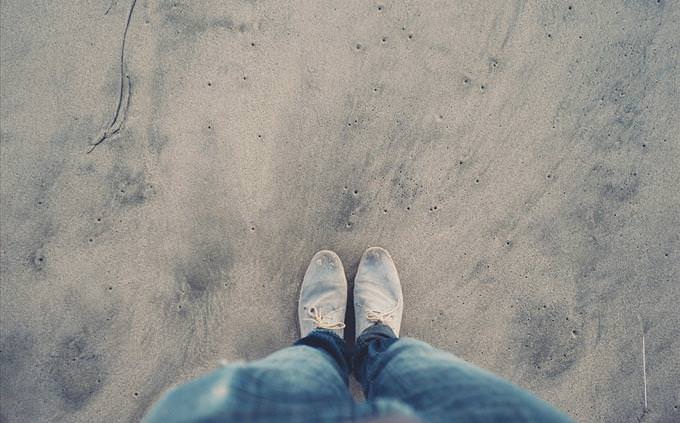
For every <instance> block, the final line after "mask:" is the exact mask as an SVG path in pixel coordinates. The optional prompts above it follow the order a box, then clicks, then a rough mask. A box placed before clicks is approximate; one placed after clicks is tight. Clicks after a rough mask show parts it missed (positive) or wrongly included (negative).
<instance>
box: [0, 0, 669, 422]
mask: <svg viewBox="0 0 680 423" xmlns="http://www.w3.org/2000/svg"><path fill="white" fill-rule="evenodd" d="M131 5H132V2H131V0H113V1H110V0H99V1H96V0H92V1H87V2H86V1H81V0H74V1H65V2H54V1H46V0H43V1H23V0H4V1H2V6H1V13H0V16H1V20H0V23H1V25H0V26H1V31H0V41H1V50H0V52H1V86H0V88H1V92H0V102H1V103H0V105H1V112H2V113H1V120H0V123H1V129H2V132H1V143H0V147H1V153H2V157H1V162H0V165H1V196H0V200H1V206H2V216H1V221H0V222H1V224H2V226H1V229H2V231H1V234H2V237H1V241H2V254H1V264H2V281H1V282H2V292H1V296H0V298H1V299H0V305H1V310H0V318H1V321H2V331H1V336H0V341H1V348H0V354H1V362H0V364H1V367H0V368H1V372H2V374H1V379H2V382H0V386H1V388H0V395H1V400H0V406H1V411H0V412H1V415H0V421H1V422H3V423H5V422H46V421H54V422H93V421H108V422H119V421H120V422H128V421H129V422H132V421H137V420H139V418H140V417H141V416H142V415H143V414H144V412H145V410H146V409H147V408H148V407H149V405H150V404H151V403H152V402H153V401H154V400H155V399H156V398H158V396H159V395H160V393H161V392H162V391H163V390H164V389H165V388H167V387H168V386H170V385H172V384H173V383H177V382H179V381H183V380H186V379H187V378H190V377H193V376H195V375H198V374H201V373H203V372H206V371H208V370H210V369H211V368H213V367H214V366H215V365H216V363H217V362H218V360H219V359H221V358H225V359H227V360H242V359H246V360H249V359H257V358H259V357H263V356H265V355H267V354H269V353H271V352H273V351H275V350H277V349H279V348H282V347H284V346H287V345H289V344H290V343H291V342H293V341H294V340H295V339H296V336H297V335H296V331H297V328H296V321H295V307H296V300H297V295H298V289H299V284H300V281H301V279H302V275H303V273H304V270H305V268H306V266H307V264H308V261H309V259H310V257H311V256H312V254H313V253H314V252H315V251H317V250H319V249H322V248H330V249H333V250H335V251H337V252H338V254H339V255H340V256H341V257H342V258H343V260H344V261H345V265H346V269H347V272H348V276H349V277H350V278H351V277H352V275H353V274H354V272H355V268H356V264H357V261H358V259H359V257H360V256H361V253H362V251H363V249H364V248H366V247H367V246H371V245H380V246H384V247H386V248H387V249H389V250H390V251H391V253H392V254H393V256H394V258H395V261H396V263H397V266H398V269H399V271H400V272H401V277H402V281H403V285H404V294H405V301H406V308H405V316H404V323H403V334H404V335H407V336H414V337H418V338H421V339H423V340H425V341H428V342H430V343H432V344H434V345H435V346H438V347H441V348H444V349H447V350H450V351H452V352H454V353H456V354H458V355H459V356H461V357H462V358H464V359H467V360H469V361H471V362H473V363H476V364H478V365H480V366H483V367H486V368H488V369H490V370H492V371H494V372H497V373H499V374H501V375H503V376H504V377H507V378H509V379H510V380H512V381H513V382H515V383H517V384H519V385H521V386H523V387H525V388H527V389H530V390H532V391H534V392H536V393H538V394H540V395H541V396H543V397H544V398H546V399H547V400H549V401H551V402H552V403H554V404H556V405H557V406H559V407H561V408H563V409H564V410H566V411H567V412H568V413H569V414H571V415H572V416H573V417H574V418H575V419H576V420H578V421H584V422H590V421H593V422H623V421H637V420H640V421H645V422H670V421H679V420H680V410H678V407H679V406H680V390H679V389H678V380H680V312H679V309H680V306H679V305H678V304H679V303H680V258H679V255H680V230H679V228H680V190H679V189H678V186H680V135H679V134H680V119H679V118H678V113H680V112H679V110H680V89H679V86H680V76H679V75H680V69H679V55H680V52H679V50H680V32H679V31H678V28H680V4H678V2H673V1H670V0H660V1H656V0H649V1H613V0H612V1H606V2H586V1H573V2H571V1H570V2H566V1H551V2H525V1H520V0H515V1H504V2H500V1H477V0H474V1H456V2H445V1H438V2H435V1H422V2H403V1H395V2H392V1H389V2H387V1H385V2H373V1H343V2H332V1H306V2H257V1H221V0H212V1H207V0H206V1H193V2H190V1H188V0H175V1H155V0H138V1H136V3H135V7H134V10H133V13H132V15H131V17H130V19H129V25H127V23H128V16H129V12H130V8H131ZM126 27H127V30H126ZM124 39H125V48H124V50H123V49H122V47H123V40H124ZM121 52H122V53H123V54H122V55H121ZM121 58H122V61H121ZM97 141H102V142H101V143H100V144H99V145H98V146H96V148H94V149H93V150H92V147H91V144H92V143H95V142H97ZM643 337H644V341H645V350H644V351H643V348H642V343H643ZM643 353H644V355H645V361H644V367H643ZM643 370H644V372H645V374H646V396H645V380H644V379H645V377H643ZM645 401H646V404H647V405H646V406H645Z"/></svg>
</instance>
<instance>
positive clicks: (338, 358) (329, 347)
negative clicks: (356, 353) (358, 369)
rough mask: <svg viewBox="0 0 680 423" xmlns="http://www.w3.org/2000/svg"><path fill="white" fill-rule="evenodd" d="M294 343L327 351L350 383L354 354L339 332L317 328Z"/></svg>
mask: <svg viewBox="0 0 680 423" xmlns="http://www.w3.org/2000/svg"><path fill="white" fill-rule="evenodd" d="M294 345H306V346H308V347H312V348H316V349H318V350H321V351H324V352H325V353H327V354H328V355H329V356H330V357H331V358H332V362H333V364H334V365H335V368H336V369H337V370H338V373H339V374H340V376H342V378H343V380H344V381H345V384H347V383H348V377H349V372H350V368H351V363H352V354H351V351H350V350H349V348H348V347H347V344H346V343H345V340H344V339H342V338H340V337H339V336H338V334H336V333H335V332H333V331H330V330H326V329H318V328H317V329H314V330H313V331H312V332H310V333H309V335H307V336H305V337H304V338H300V339H298V340H297V342H295V344H294Z"/></svg>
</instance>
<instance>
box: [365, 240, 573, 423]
mask: <svg viewBox="0 0 680 423" xmlns="http://www.w3.org/2000/svg"><path fill="white" fill-rule="evenodd" d="M354 304H355V306H354V308H355V313H356V314H355V321H356V325H357V331H356V332H357V336H358V338H357V342H356V345H357V350H356V352H355V360H354V372H355V375H356V377H357V379H358V380H359V382H360V383H361V384H362V387H363V388H364V393H365V394H366V398H367V399H368V403H369V404H370V403H371V402H374V401H381V400H384V399H385V398H389V399H392V400H398V401H401V402H402V403H404V404H406V405H408V406H410V408H411V409H412V410H413V411H414V412H415V414H416V415H417V416H419V417H420V418H422V419H423V420H425V421H426V422H452V421H464V422H566V421H570V420H569V418H568V417H567V416H565V415H564V414H562V413H561V412H559V411H557V410H556V409H554V408H553V407H551V406H550V405H548V404H547V403H546V402H544V401H542V400H540V399H538V398H536V397H535V396H533V395H531V394H530V393H528V392H527V391H524V390H522V389H520V388H519V387H517V386H515V385H513V384H511V383H509V382H507V381H504V380H503V379H501V378H499V377H497V376H495V375H493V374H491V373H489V372H487V371H485V370H482V369H480V368H478V367H475V366H473V365H472V364H469V363H466V362H465V361H463V360H460V359H458V358H457V357H455V356H453V355H451V354H449V353H446V352H443V351H439V350H437V349H435V348H432V347H431V346H429V345H427V344H426V343H424V342H420V341H416V340H413V339H399V338H398V336H399V329H400V326H401V316H402V310H403V297H402V292H401V283H400V280H399V275H398V274H397V270H396V267H395V266H394V262H393V261H392V258H391V257H390V255H389V253H388V252H387V251H385V250H384V249H382V248H369V249H368V250H366V252H365V253H364V255H363V256H362V258H361V261H360V262H359V268H358V269H357V275H356V277H355V280H354Z"/></svg>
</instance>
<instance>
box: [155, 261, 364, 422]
mask: <svg viewBox="0 0 680 423" xmlns="http://www.w3.org/2000/svg"><path fill="white" fill-rule="evenodd" d="M346 303H347V280H346V279H345V273H344V270H343V268H342V263H341V262H340V258H339V257H338V256H337V255H336V254H335V253H333V252H331V251H320V252H318V253H317V254H315V255H314V257H313V258H312V261H311V262H310V264H309V267H308V268H307V272H306V273H305V276H304V279H303V281H302V288H301V290H300V300H299V304H298V318H299V324H300V337H301V339H300V340H299V341H298V342H296V345H295V346H292V347H289V348H285V349H283V350H281V351H278V352H276V353H274V354H272V355H270V356H269V357H267V358H264V359H262V360H258V361H255V362H252V363H248V364H231V365H228V366H225V367H224V368H222V369H219V370H217V371H215V372H213V373H210V374H209V375H207V376H204V377H202V378H200V379H197V380H195V381H192V382H189V383H187V384H184V385H181V386H179V387H177V388H175V389H172V390H171V391H169V392H168V393H167V394H166V395H165V396H164V397H163V398H162V399H161V400H160V401H159V402H158V403H157V404H156V405H155V406H154V407H153V408H152V410H151V412H150V413H149V415H148V416H147V417H146V419H145V421H146V422H149V423H156V422H158V423H160V422H164V423H165V422H213V421H214V422H217V421H220V422H242V421H247V422H308V421H318V422H338V421H346V420H349V419H350V418H351V417H352V414H353V413H354V412H355V404H354V400H353V399H352V396H351V394H350V393H349V390H348V389H347V378H348V373H349V367H350V365H349V356H348V352H347V347H346V345H345V341H344V340H343V336H344V327H345V324H344V323H343V320H344V317H345V309H346V305H347V304H346Z"/></svg>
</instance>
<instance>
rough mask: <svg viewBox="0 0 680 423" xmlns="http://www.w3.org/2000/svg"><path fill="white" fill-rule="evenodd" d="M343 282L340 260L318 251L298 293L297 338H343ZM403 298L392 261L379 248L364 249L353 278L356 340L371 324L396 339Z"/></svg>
mask: <svg viewBox="0 0 680 423" xmlns="http://www.w3.org/2000/svg"><path fill="white" fill-rule="evenodd" d="M346 308H347V278H346V277H345V271H344V269H343V267H342V262H341V261H340V257H338V255H337V254H335V253H334V252H332V251H328V250H322V251H319V252H318V253H316V254H315V255H314V257H312V261H311V263H309V267H308V268H307V272H305V277H304V279H303V280H302V288H301V289H300V301H299V304H298V318H299V322H300V337H301V338H304V337H305V336H307V335H309V333H310V332H311V331H313V330H314V329H317V328H319V329H326V330H330V331H333V332H335V333H336V334H337V335H338V336H340V337H341V338H342V337H344V329H345V323H344V320H345V310H346ZM403 310H404V298H403V295H402V292H401V283H400V282H399V275H398V274H397V269H396V267H395V266H394V262H393V261H392V257H390V254H389V253H388V252H387V251H386V250H385V249H383V248H380V247H371V248H369V249H367V250H366V251H365V252H364V254H363V256H361V261H360V262H359V268H358V269H357V274H356V277H355V278H354V312H355V320H354V321H355V325H356V330H355V333H356V337H357V338H358V337H359V335H361V333H362V332H363V331H364V330H366V329H367V328H369V327H370V326H373V325H375V324H378V323H381V324H384V325H387V326H389V327H390V329H392V331H394V334H395V335H397V336H399V329H400V328H401V316H402V312H403Z"/></svg>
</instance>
